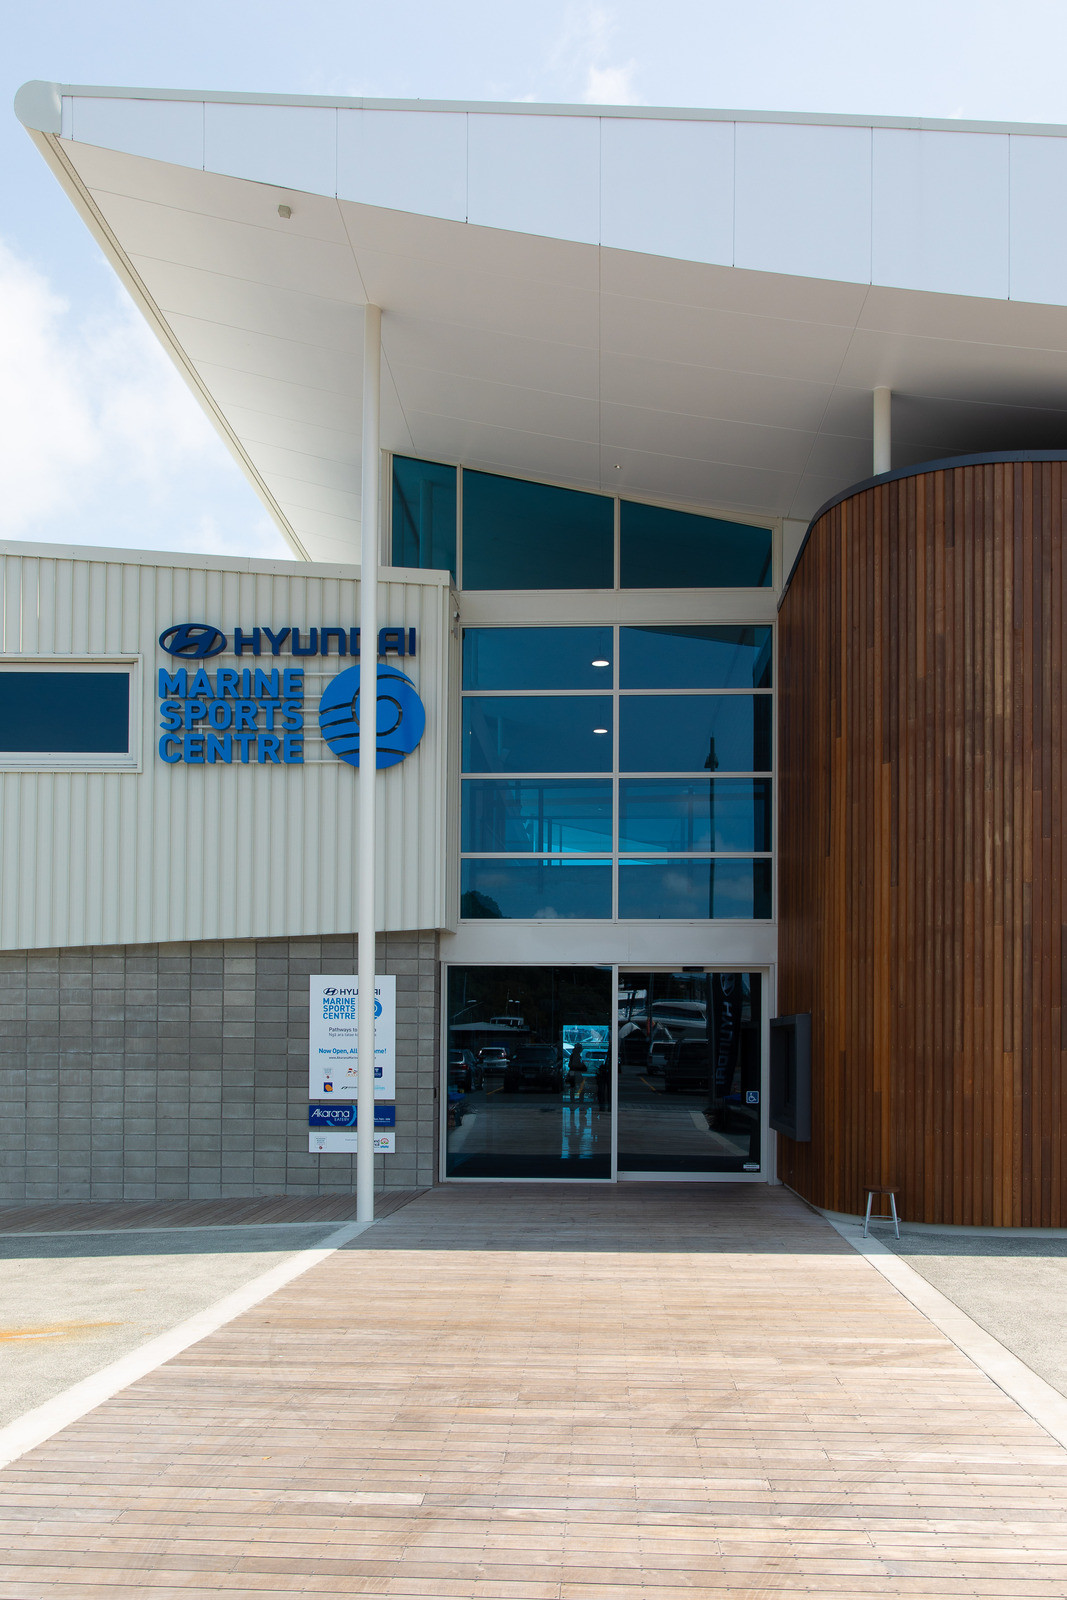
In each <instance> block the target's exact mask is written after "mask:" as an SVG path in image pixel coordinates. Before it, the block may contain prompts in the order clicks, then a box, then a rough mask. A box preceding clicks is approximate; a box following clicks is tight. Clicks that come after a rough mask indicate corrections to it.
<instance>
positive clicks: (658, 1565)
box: [0, 1184, 1067, 1600]
mask: <svg viewBox="0 0 1067 1600" xmlns="http://www.w3.org/2000/svg"><path fill="white" fill-rule="evenodd" d="M0 1538H2V1540H3V1544H4V1548H5V1550H6V1557H5V1558H4V1560H3V1562H2V1563H0V1597H4V1600H59V1597H60V1596H66V1597H70V1600H98V1597H105V1596H106V1597H108V1600H116V1597H122V1600H140V1597H145V1600H149V1597H150V1600H178V1597H179V1596H187V1595H190V1594H195V1595H206V1596H226V1597H227V1600H252V1597H261V1596H263V1595H267V1594H272V1595H275V1596H292V1595H314V1596H316V1597H318V1600H341V1597H342V1596H343V1597H346V1600H347V1597H350V1596H355V1595H358V1596H361V1597H363V1600H374V1597H383V1600H384V1597H386V1596H388V1597H389V1600H397V1597H434V1600H437V1597H442V1596H453V1597H464V1600H475V1597H477V1600H695V1597H698V1596H713V1597H714V1596H724V1597H725V1596H730V1597H733V1600H757V1597H760V1600H767V1597H778V1596H799V1595H805V1596H809V1597H810V1596H818V1597H830V1596H832V1597H834V1600H860V1597H863V1600H869V1597H872V1596H877V1597H884V1596H908V1597H911V1600H915V1597H930V1600H933V1597H935V1596H936V1597H938V1600H942V1597H945V1596H953V1597H956V1596H970V1597H975V1596H983V1597H987V1600H996V1597H1002V1600H1023V1597H1027V1600H1031V1597H1033V1600H1036V1597H1046V1596H1047V1597H1049V1600H1062V1596H1063V1594H1064V1593H1065V1592H1067V1451H1064V1450H1063V1449H1062V1448H1061V1447H1060V1446H1059V1445H1058V1444H1056V1443H1054V1441H1052V1440H1051V1439H1050V1438H1049V1437H1048V1435H1047V1434H1045V1433H1044V1431H1043V1430H1042V1429H1041V1428H1040V1427H1039V1426H1038V1425H1037V1423H1035V1422H1034V1421H1033V1420H1032V1419H1031V1418H1030V1417H1028V1416H1027V1415H1026V1414H1025V1413H1024V1412H1022V1411H1021V1410H1020V1409H1019V1408H1018V1407H1017V1406H1016V1405H1015V1404H1014V1402H1012V1401H1011V1400H1009V1399H1008V1398H1007V1396H1006V1395H1004V1394H1003V1392H1002V1391H1001V1390H1000V1389H998V1388H997V1387H996V1386H995V1385H994V1384H993V1383H992V1382H991V1381H990V1380H989V1379H987V1378H986V1377H984V1376H983V1374H982V1373H980V1372H979V1371H978V1370H977V1368H975V1367H974V1366H973V1365H972V1364H971V1363H970V1362H969V1361H968V1360H967V1359H966V1357H964V1356H963V1355H962V1354H961V1353H960V1352H959V1351H958V1350H957V1349H956V1347H955V1346H954V1345H952V1344H951V1343H950V1342H949V1341H948V1340H947V1339H946V1338H945V1337H944V1336H943V1335H941V1334H940V1333H939V1332H938V1331H937V1330H936V1329H935V1328H934V1327H933V1326H932V1325H931V1324H930V1323H929V1322H927V1321H926V1319H925V1318H924V1317H923V1316H922V1315H921V1314H920V1313H919V1312H918V1311H916V1310H915V1308H914V1307H913V1306H911V1305H910V1304H909V1303H908V1302H907V1301H905V1300H904V1299H903V1298H902V1297H901V1296H900V1295H898V1294H897V1293H896V1291H895V1290H893V1289H892V1288H891V1287H890V1286H889V1285H888V1284H887V1283H886V1281H885V1280H884V1279H883V1278H882V1277H881V1276H880V1274H878V1273H877V1272H875V1271H874V1269H873V1268H871V1267H870V1266H869V1265H868V1263H867V1262H865V1261H864V1260H862V1258H861V1257H860V1256H858V1255H857V1254H855V1252H853V1251H852V1250H851V1249H850V1248H849V1247H848V1246H847V1245H846V1244H845V1243H844V1242H843V1241H842V1240H841V1239H840V1238H839V1237H838V1235H837V1234H836V1233H834V1232H833V1231H832V1229H830V1228H829V1227H828V1226H827V1225H826V1224H825V1223H824V1222H823V1221H822V1219H821V1218H818V1217H816V1216H815V1215H813V1214H812V1213H811V1212H810V1211H809V1210H808V1209H807V1208H806V1207H804V1206H803V1205H802V1204H801V1202H800V1201H798V1200H797V1199H796V1198H795V1197H793V1196H792V1195H789V1194H788V1193H785V1192H783V1191H782V1190H768V1189H765V1188H762V1187H760V1188H757V1187H748V1188H745V1187H742V1186H731V1187H721V1186H707V1187H703V1188H699V1187H695V1186H687V1185H663V1186H661V1187H657V1186H645V1185H625V1186H620V1187H619V1188H609V1187H608V1186H605V1187H603V1188H598V1187H597V1186H596V1185H573V1186H571V1185H566V1184H560V1185H556V1186H551V1187H550V1186H542V1185H531V1186H519V1185H491V1186H490V1185H486V1186H484V1187H479V1188H466V1187H451V1188H445V1189H437V1190H434V1191H432V1192H431V1193H429V1194H425V1195H423V1196H422V1197H421V1198H419V1199H418V1200H416V1201H415V1202H414V1203H413V1204H410V1205H408V1206H406V1207H405V1208H404V1209H403V1210H401V1211H400V1212H399V1213H398V1214H397V1215H395V1216H394V1217H390V1218H388V1219H386V1220H385V1221H383V1222H382V1223H380V1224H377V1225H376V1226H375V1227H374V1228H372V1229H370V1230H369V1231H368V1232H367V1233H366V1234H364V1235H362V1236H361V1237H360V1238H359V1239H358V1240H356V1241H354V1243H353V1245H352V1246H351V1247H350V1248H347V1249H345V1250H343V1251H339V1252H337V1253H336V1254H334V1255H333V1256H331V1257H329V1258H328V1259H327V1260H326V1261H325V1262H324V1263H323V1264H322V1265H320V1266H318V1267H316V1268H314V1269H312V1270H311V1271H310V1272H308V1273H307V1274H306V1275H305V1276H304V1277H302V1278H300V1279H298V1280H297V1281H295V1282H294V1283H292V1284H291V1285H289V1286H288V1287H287V1288H285V1289H284V1290H282V1291H280V1292H279V1293H277V1294H275V1295H273V1296H272V1297H271V1298H270V1299H268V1300H266V1301H264V1302H263V1303H262V1304H261V1305H259V1306H257V1307H256V1308H255V1309H254V1310H252V1311H250V1312H248V1313H247V1314H246V1315H244V1316H242V1317H240V1318H238V1319H237V1320H236V1321H234V1322H232V1323H230V1324H229V1325H227V1326H226V1327H224V1328H222V1329H221V1330H220V1331H219V1332H218V1333H215V1334H213V1335H212V1336H211V1337H209V1338H207V1339H205V1340H203V1341H202V1342H201V1343H200V1344H197V1345H194V1346H192V1347H191V1348H190V1349H188V1350H186V1351H185V1352H184V1353H183V1354H182V1355H181V1356H180V1357H178V1358H176V1359H175V1360H173V1361H171V1362H169V1363H168V1364H167V1365H166V1366H164V1367H161V1368H160V1369H158V1370H157V1371H156V1372H154V1373H152V1374H151V1375H150V1376H149V1377H147V1378H144V1379H142V1380H141V1381H140V1382H138V1383H136V1384H134V1385H132V1386H131V1387H130V1388H129V1389H127V1390H125V1391H124V1392H123V1393H121V1394H119V1395H117V1396H116V1397H115V1398H114V1399H112V1400H110V1401H108V1402H107V1403H106V1404H104V1405H102V1406H101V1407H99V1408H98V1410H96V1411H95V1412H92V1413H91V1414H89V1415H88V1416H86V1417H84V1418H83V1419H82V1420H81V1421H80V1422H78V1423H76V1424H74V1425H73V1426H71V1427H70V1428H68V1429H66V1430H65V1431H64V1432H63V1433H61V1434H59V1435H57V1436H56V1437H55V1438H54V1439H52V1440H51V1441H49V1442H48V1443H46V1444H44V1445H42V1446H40V1447H39V1448H38V1449H36V1450H34V1451H33V1452H32V1453H30V1454H29V1455H27V1456H25V1457H23V1458H22V1459H21V1460H19V1461H17V1462H16V1463H14V1464H13V1465H12V1466H11V1467H9V1468H8V1469H7V1470H6V1471H5V1472H3V1473H2V1474H0Z"/></svg>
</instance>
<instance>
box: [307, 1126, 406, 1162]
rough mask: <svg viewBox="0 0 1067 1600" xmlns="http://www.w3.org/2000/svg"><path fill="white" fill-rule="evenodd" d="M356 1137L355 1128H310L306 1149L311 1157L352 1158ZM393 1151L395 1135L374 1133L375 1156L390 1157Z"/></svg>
mask: <svg viewBox="0 0 1067 1600" xmlns="http://www.w3.org/2000/svg"><path fill="white" fill-rule="evenodd" d="M357 1137H358V1135H357V1134H356V1130H355V1128H351V1129H349V1128H342V1129H337V1128H312V1130H311V1132H310V1133H309V1134H308V1149H309V1150H310V1151H311V1154H312V1155H313V1156H326V1155H347V1156H354V1155H355V1153H356V1139H357ZM395 1149H396V1134H395V1133H376V1134H375V1135H374V1152H375V1154H376V1155H392V1153H393V1152H394V1151H395Z"/></svg>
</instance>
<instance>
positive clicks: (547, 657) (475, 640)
mask: <svg viewBox="0 0 1067 1600" xmlns="http://www.w3.org/2000/svg"><path fill="white" fill-rule="evenodd" d="M613 648H614V641H613V638H612V630H611V629H610V628H465V629H464V630H463V687H464V688H465V689H610V688H611V662H612V653H613Z"/></svg>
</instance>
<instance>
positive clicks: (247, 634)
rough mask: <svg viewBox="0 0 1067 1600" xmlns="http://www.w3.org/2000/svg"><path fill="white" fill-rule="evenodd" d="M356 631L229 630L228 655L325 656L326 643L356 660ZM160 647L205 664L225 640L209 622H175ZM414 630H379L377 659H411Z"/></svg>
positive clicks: (217, 654) (316, 629) (357, 648)
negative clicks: (381, 657)
mask: <svg viewBox="0 0 1067 1600" xmlns="http://www.w3.org/2000/svg"><path fill="white" fill-rule="evenodd" d="M359 634H360V630H359V629H358V628H308V629H306V630H305V634H304V637H303V638H301V636H300V629H299V628H293V627H289V628H267V627H264V626H263V625H262V624H260V625H259V626H258V627H255V628H235V629H234V630H233V649H232V651H231V654H232V655H235V656H243V655H250V656H280V655H284V654H288V655H294V656H328V655H329V654H330V644H331V643H332V644H333V653H334V655H337V656H347V655H350V654H351V655H353V656H355V657H356V658H357V659H358V657H359ZM159 643H160V648H161V649H163V650H165V651H166V652H167V654H168V655H169V656H178V657H180V658H181V660H182V661H206V660H207V658H208V657H209V656H219V655H221V654H222V652H223V651H224V650H225V649H226V647H227V645H228V644H229V640H228V638H227V637H226V635H225V634H224V633H223V631H222V629H221V628H216V627H215V626H214V624H213V623H211V622H175V623H173V624H172V626H171V627H169V628H164V629H163V632H162V633H161V634H160V636H159ZM415 644H416V638H415V629H414V628H379V629H378V654H379V655H380V656H413V655H414V654H415Z"/></svg>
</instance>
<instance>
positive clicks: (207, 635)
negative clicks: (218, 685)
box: [159, 622, 226, 661]
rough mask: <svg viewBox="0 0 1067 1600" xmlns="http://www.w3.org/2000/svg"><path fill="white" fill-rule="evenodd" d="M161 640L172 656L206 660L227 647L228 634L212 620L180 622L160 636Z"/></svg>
mask: <svg viewBox="0 0 1067 1600" xmlns="http://www.w3.org/2000/svg"><path fill="white" fill-rule="evenodd" d="M159 642H160V644H161V645H162V646H163V649H164V650H165V651H166V652H167V654H168V655H170V656H182V657H184V659H185V660H187V661H205V660H206V659H207V657H208V656H217V655H218V654H219V652H220V651H222V650H225V648H226V635H225V634H224V633H223V631H222V629H221V628H213V627H212V626H211V623H210V622H178V623H175V625H174V627H173V628H167V629H165V631H164V632H163V633H161V634H160V636H159Z"/></svg>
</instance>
